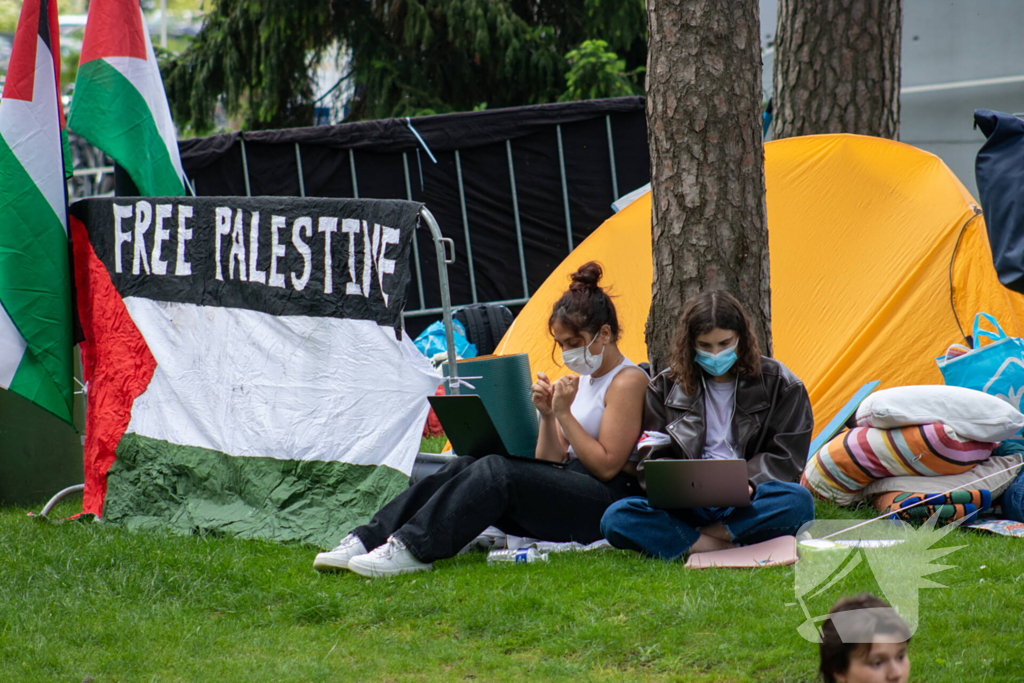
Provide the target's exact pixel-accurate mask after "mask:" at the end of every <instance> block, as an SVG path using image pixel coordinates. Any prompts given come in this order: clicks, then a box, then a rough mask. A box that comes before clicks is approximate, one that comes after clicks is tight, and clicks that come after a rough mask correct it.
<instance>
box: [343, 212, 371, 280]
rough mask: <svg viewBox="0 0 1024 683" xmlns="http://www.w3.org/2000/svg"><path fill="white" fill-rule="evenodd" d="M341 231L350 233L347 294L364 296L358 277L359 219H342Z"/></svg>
mask: <svg viewBox="0 0 1024 683" xmlns="http://www.w3.org/2000/svg"><path fill="white" fill-rule="evenodd" d="M341 231H342V232H347V233H348V277H349V281H348V283H347V284H346V285H345V294H348V295H357V296H363V290H362V288H360V286H359V281H358V280H357V279H356V235H357V234H358V233H359V220H358V219H356V218H346V219H344V220H342V221H341ZM364 260H365V259H364Z"/></svg>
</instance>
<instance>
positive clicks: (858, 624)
mask: <svg viewBox="0 0 1024 683" xmlns="http://www.w3.org/2000/svg"><path fill="white" fill-rule="evenodd" d="M909 643H910V629H909V628H908V627H907V623H906V622H905V621H903V619H901V618H900V615H898V614H896V610H894V609H893V608H892V607H890V606H889V605H888V604H886V603H885V602H884V601H883V600H879V599H878V598H876V597H875V596H874V595H871V594H870V593H862V594H861V595H856V596H854V597H852V598H843V599H842V600H839V601H838V602H836V604H835V605H833V606H832V611H831V612H829V613H828V618H827V619H826V620H825V623H823V624H822V625H821V646H820V649H819V651H820V653H821V668H820V672H821V678H822V680H823V681H825V683H907V679H908V678H910V657H908V656H907V645H908V644H909Z"/></svg>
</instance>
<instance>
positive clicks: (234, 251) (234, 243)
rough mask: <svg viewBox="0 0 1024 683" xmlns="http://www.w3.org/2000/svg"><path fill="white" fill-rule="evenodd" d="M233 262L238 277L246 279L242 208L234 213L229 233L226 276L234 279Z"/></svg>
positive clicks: (242, 279) (243, 280)
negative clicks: (233, 220)
mask: <svg viewBox="0 0 1024 683" xmlns="http://www.w3.org/2000/svg"><path fill="white" fill-rule="evenodd" d="M235 262H237V263H238V279H239V280H241V281H242V282H245V281H246V279H247V278H246V274H245V233H244V231H243V230H242V210H241V209H239V210H238V213H236V214H235V229H234V231H233V232H232V233H231V253H230V254H228V277H229V278H231V279H232V280H234V279H235Z"/></svg>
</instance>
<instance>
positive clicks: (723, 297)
mask: <svg viewBox="0 0 1024 683" xmlns="http://www.w3.org/2000/svg"><path fill="white" fill-rule="evenodd" d="M730 350H735V354H736V361H735V363H734V364H732V365H731V366H730V367H729V368H728V369H727V371H726V372H731V373H735V375H736V376H738V377H743V378H751V377H757V376H758V375H759V374H760V373H761V353H760V349H759V347H758V344H757V335H756V334H755V333H754V329H753V325H752V324H751V322H750V316H749V315H747V312H746V310H744V308H743V305H742V304H740V302H739V301H737V300H736V297H734V296H733V295H732V294H729V293H728V292H726V291H723V290H721V289H712V290H708V291H706V292H701V293H700V294H698V295H697V296H695V297H692V298H691V299H689V300H688V301H687V302H686V303H685V304H683V317H682V318H681V319H680V320H679V324H678V325H677V326H676V333H675V338H674V340H673V343H672V356H671V358H670V362H669V367H670V376H671V377H672V380H673V381H674V382H676V383H677V384H679V385H680V386H681V387H682V389H683V391H685V392H686V393H687V394H693V393H694V392H696V391H697V387H698V386H699V385H700V381H701V373H702V372H705V370H702V369H701V365H700V364H698V360H697V357H698V355H699V356H703V357H704V358H705V359H707V358H709V357H710V356H718V355H719V354H724V356H731V353H730ZM724 356H722V357H724ZM720 358H721V357H720ZM709 374H710V373H709Z"/></svg>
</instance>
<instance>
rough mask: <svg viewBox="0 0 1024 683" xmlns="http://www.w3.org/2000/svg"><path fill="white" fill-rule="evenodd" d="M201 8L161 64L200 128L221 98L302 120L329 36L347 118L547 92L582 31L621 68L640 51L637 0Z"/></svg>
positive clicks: (244, 0)
mask: <svg viewBox="0 0 1024 683" xmlns="http://www.w3.org/2000/svg"><path fill="white" fill-rule="evenodd" d="M208 10H209V12H208V14H207V16H206V22H205V24H204V26H203V29H202V30H201V31H200V33H199V35H198V36H197V37H196V40H195V41H193V43H192V45H191V46H190V47H189V48H188V49H187V50H185V52H183V53H182V54H181V55H179V56H177V57H174V58H171V59H170V60H167V61H166V62H165V63H164V65H163V73H164V84H165V86H166V88H167V93H168V98H169V100H170V102H171V107H172V110H173V113H174V116H175V120H176V121H177V122H178V124H179V125H183V126H184V125H188V126H191V127H193V128H195V129H196V130H203V129H206V128H208V127H209V125H210V122H211V118H212V115H213V112H214V109H215V107H216V105H217V102H218V100H219V99H221V98H222V101H223V102H224V104H225V106H226V108H227V110H228V112H229V113H231V114H234V115H240V116H241V117H242V119H243V120H244V122H245V126H246V127H248V128H274V127H284V126H293V125H309V124H310V123H311V121H312V112H313V106H314V101H313V78H314V74H315V69H316V66H317V65H318V64H319V63H320V61H321V59H322V58H323V57H324V55H325V54H326V52H327V50H328V48H330V47H331V46H332V45H334V44H336V43H341V44H344V45H345V46H346V47H347V48H348V49H349V50H350V54H351V61H350V63H349V64H348V69H349V70H350V73H349V74H348V77H349V78H351V79H352V82H353V83H354V85H355V99H354V101H353V102H351V106H350V110H349V115H348V119H349V120H357V119H366V118H384V117H392V116H413V115H421V114H427V113H436V112H447V111H467V110H472V109H474V108H480V107H481V106H482V105H484V103H486V105H485V106H487V107H490V108H499V107H508V106H516V105H525V104H535V103H541V102H551V101H554V100H556V99H557V98H558V97H559V96H560V95H561V94H562V93H563V92H565V86H566V73H565V72H566V69H567V63H566V54H567V53H568V52H569V51H570V50H572V49H573V48H575V47H577V46H579V45H580V44H581V43H582V42H584V41H585V40H588V39H594V38H597V39H602V40H604V41H606V42H607V49H608V50H610V51H615V52H617V53H618V54H619V55H622V57H623V59H622V61H624V62H625V68H628V69H636V68H637V67H638V66H641V65H643V64H644V63H645V60H646V36H645V31H646V19H645V11H644V3H643V0H628V1H627V2H621V1H618V0H557V1H556V0H315V1H313V2H309V3H304V4H303V6H301V7H300V6H298V4H297V3H295V2H290V1H287V0H263V1H262V2H259V1H257V0H211V3H210V5H209V7H208ZM615 59H618V58H617V57H616V58H615ZM616 92H618V91H616ZM599 94H600V95H602V96H608V95H610V94H612V93H610V92H600V93H599Z"/></svg>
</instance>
